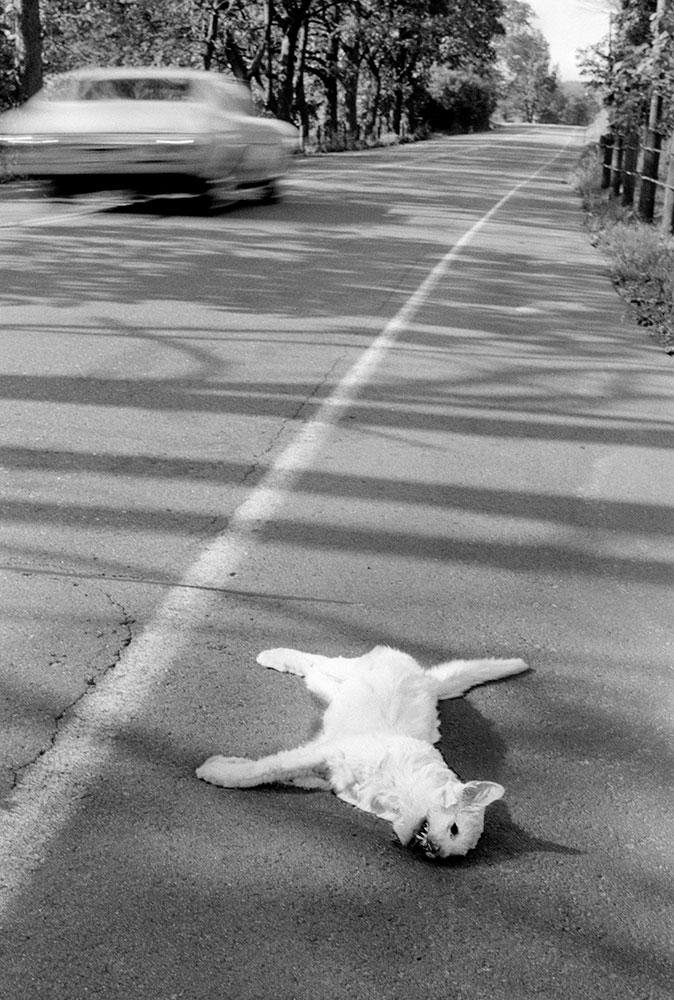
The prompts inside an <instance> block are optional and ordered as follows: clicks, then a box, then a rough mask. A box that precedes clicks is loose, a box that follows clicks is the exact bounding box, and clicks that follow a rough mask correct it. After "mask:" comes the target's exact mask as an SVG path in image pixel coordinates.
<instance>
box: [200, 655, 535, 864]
mask: <svg viewBox="0 0 674 1000" xmlns="http://www.w3.org/2000/svg"><path fill="white" fill-rule="evenodd" d="M257 662H258V663H260V664H262V666H265V667H272V668H273V669H274V670H280V671H286V672H288V673H293V674H299V676H300V677H304V680H305V683H306V686H307V687H308V689H309V690H310V691H311V692H312V693H314V694H315V695H317V696H318V697H319V698H321V699H322V700H323V701H325V702H327V708H326V710H325V714H324V717H323V725H322V729H321V731H320V733H319V734H318V736H317V737H316V738H315V739H313V740H312V741H311V742H309V743H306V744H305V745H303V746H300V747H297V748H296V749H294V750H286V751H282V752H281V753H276V754H273V755H271V756H269V757H263V758H261V759H260V760H249V759H247V758H244V757H220V756H217V757H210V758H209V759H208V760H207V761H206V762H205V763H204V764H202V765H201V767H200V768H198V770H197V777H199V778H202V779H203V780H204V781H208V782H210V783H211V784H214V785H220V786H222V787H223V788H249V787H251V786H253V785H263V784H272V783H282V784H291V785H297V786H299V787H301V788H325V789H330V790H331V791H333V792H334V793H335V795H337V796H339V798H340V799H343V800H344V801H345V802H349V803H350V804H351V805H354V806H357V807H358V808H359V809H363V810H364V811H365V812H370V813H374V815H375V816H379V817H380V818H381V819H385V820H388V821H389V822H390V823H392V824H393V830H394V832H395V834H396V836H397V837H398V839H399V840H400V842H401V843H402V844H403V845H406V846H409V847H413V848H417V849H419V850H421V851H423V853H424V854H425V855H426V856H427V857H429V858H433V859H441V858H447V857H449V856H450V855H457V854H458V855H463V854H466V853H467V851H469V850H471V848H473V847H475V845H476V844H477V842H478V840H479V839H480V835H481V833H482V830H483V827H484V811H485V809H486V807H487V806H488V805H489V803H490V802H493V801H494V800H495V799H499V798H501V796H502V795H503V793H504V789H503V787H502V786H501V785H498V784H496V783H495V782H493V781H468V782H466V783H465V784H464V783H463V782H462V781H461V780H460V779H459V778H458V777H457V775H456V774H455V773H454V772H453V771H451V770H450V769H449V768H448V767H447V765H446V764H445V762H444V760H443V759H442V757H441V755H440V753H439V751H438V750H436V749H435V747H434V746H433V744H434V743H436V742H437V740H438V739H439V736H440V733H439V727H438V722H439V720H438V712H437V701H438V699H442V698H457V697H459V696H460V695H462V694H464V693H465V692H466V691H468V690H469V688H471V687H474V686H475V685H476V684H484V683H485V682H486V681H492V680H497V679H499V678H501V677H508V676H509V675H511V674H517V673H520V672H521V671H523V670H526V669H527V665H526V663H525V662H524V661H523V660H496V659H486V660H452V661H450V662H448V663H442V664H440V665H439V666H437V667H432V668H431V669H429V670H424V669H423V668H422V667H420V666H419V664H418V663H417V662H416V660H414V659H413V658H412V657H411V656H408V655H407V654H406V653H401V652H400V651H398V650H395V649H389V648H388V647H387V646H376V647H375V648H374V649H373V650H372V651H371V652H370V653H366V654H365V655H364V656H359V657H356V658H354V659H347V658H344V657H334V658H331V657H327V656H319V655H314V654H312V653H301V652H299V651H297V650H293V649H269V650H265V652H263V653H260V655H259V656H258V658H257Z"/></svg>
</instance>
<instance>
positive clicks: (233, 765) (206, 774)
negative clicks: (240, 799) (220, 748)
mask: <svg viewBox="0 0 674 1000" xmlns="http://www.w3.org/2000/svg"><path fill="white" fill-rule="evenodd" d="M254 765H255V761H252V760H249V759H248V758H247V757H221V756H215V757H209V758H208V760H205V761H204V763H203V764H202V765H201V767H198V768H197V770H196V776H197V778H199V779H200V780H201V781H207V782H208V783H209V784H210V785H219V786H220V788H245V787H247V786H250V785H252V784H256V781H255V778H254V769H255V767H254Z"/></svg>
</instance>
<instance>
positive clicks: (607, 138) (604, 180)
mask: <svg viewBox="0 0 674 1000" xmlns="http://www.w3.org/2000/svg"><path fill="white" fill-rule="evenodd" d="M600 145H601V148H602V149H603V151H604V158H603V164H602V168H601V186H602V190H603V191H605V190H606V188H608V187H610V184H611V157H612V156H613V135H612V134H611V133H610V132H607V133H606V134H605V135H603V136H602V137H601V139H600Z"/></svg>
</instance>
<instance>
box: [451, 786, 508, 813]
mask: <svg viewBox="0 0 674 1000" xmlns="http://www.w3.org/2000/svg"><path fill="white" fill-rule="evenodd" d="M503 795H505V788H504V787H503V785H497V784H496V782H495V781H468V782H467V783H466V784H465V785H464V786H463V788H462V789H461V805H462V806H479V808H480V809H485V808H486V807H487V806H488V805H489V803H490V802H495V801H496V799H500V798H502V796H503Z"/></svg>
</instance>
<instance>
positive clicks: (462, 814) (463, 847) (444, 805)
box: [393, 781, 505, 861]
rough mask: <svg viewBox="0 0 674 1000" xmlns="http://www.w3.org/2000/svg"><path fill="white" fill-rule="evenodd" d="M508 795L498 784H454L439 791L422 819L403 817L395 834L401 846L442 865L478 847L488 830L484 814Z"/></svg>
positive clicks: (399, 820)
mask: <svg viewBox="0 0 674 1000" xmlns="http://www.w3.org/2000/svg"><path fill="white" fill-rule="evenodd" d="M504 792H505V789H504V788H503V786H502V785H498V784H496V782H494V781H469V782H467V783H466V784H465V785H464V784H456V783H454V782H451V783H449V784H447V785H446V786H445V787H444V788H443V789H439V790H438V792H437V794H436V795H434V796H433V798H432V800H431V801H430V802H429V803H427V808H426V814H425V816H423V817H422V818H421V820H420V819H419V817H418V816H417V817H415V818H413V817H412V816H411V815H407V816H400V817H398V818H397V819H396V820H395V821H394V823H393V830H394V832H395V834H396V836H397V837H398V839H399V840H400V842H401V843H402V844H403V845H404V846H406V847H410V848H412V849H413V850H416V851H420V852H421V853H422V854H424V856H425V857H427V858H429V859H431V860H434V861H439V860H443V859H445V858H449V857H452V856H460V857H462V856H463V855H465V854H467V853H468V851H470V850H472V849H473V848H474V847H475V845H476V844H477V842H478V840H479V839H480V837H481V835H482V831H483V829H484V811H485V809H486V808H487V806H488V805H489V803H490V802H495V801H496V799H500V798H501V797H502V796H503V794H504Z"/></svg>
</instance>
